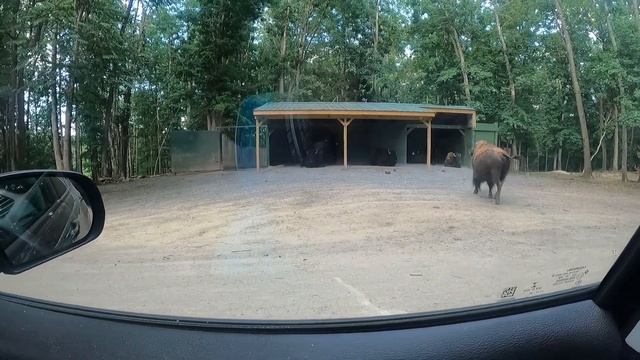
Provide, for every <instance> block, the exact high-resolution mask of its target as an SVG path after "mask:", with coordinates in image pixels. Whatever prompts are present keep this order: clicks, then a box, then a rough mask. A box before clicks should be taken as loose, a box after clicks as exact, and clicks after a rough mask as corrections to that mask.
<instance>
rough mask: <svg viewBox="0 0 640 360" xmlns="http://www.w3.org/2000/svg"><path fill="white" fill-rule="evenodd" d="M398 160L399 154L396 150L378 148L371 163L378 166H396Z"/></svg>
mask: <svg viewBox="0 0 640 360" xmlns="http://www.w3.org/2000/svg"><path fill="white" fill-rule="evenodd" d="M397 162H398V155H397V154H396V152H395V150H391V149H388V148H387V149H383V148H377V149H376V151H375V153H374V154H373V159H372V160H371V165H377V166H396V163H397Z"/></svg>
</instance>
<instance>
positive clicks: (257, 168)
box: [256, 118, 262, 170]
mask: <svg viewBox="0 0 640 360" xmlns="http://www.w3.org/2000/svg"><path fill="white" fill-rule="evenodd" d="M261 125H262V122H261V121H260V120H258V118H256V170H260V126H261Z"/></svg>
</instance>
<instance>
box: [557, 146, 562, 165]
mask: <svg viewBox="0 0 640 360" xmlns="http://www.w3.org/2000/svg"><path fill="white" fill-rule="evenodd" d="M557 165H558V167H557V168H556V170H562V148H559V149H558V164H557Z"/></svg>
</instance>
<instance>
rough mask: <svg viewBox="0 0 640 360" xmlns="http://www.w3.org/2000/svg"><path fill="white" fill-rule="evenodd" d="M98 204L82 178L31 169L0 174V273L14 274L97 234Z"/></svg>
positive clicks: (93, 188) (101, 214)
mask: <svg viewBox="0 0 640 360" xmlns="http://www.w3.org/2000/svg"><path fill="white" fill-rule="evenodd" d="M103 226H104V204H103V203H102V196H100V191H99V190H98V188H97V187H96V185H95V184H94V183H93V181H91V179H89V178H88V177H86V176H84V175H82V174H79V173H75V172H70V171H52V170H32V171H18V172H12V173H6V174H1V175H0V272H3V273H5V274H19V273H21V272H23V271H25V270H28V269H31V268H32V267H35V266H37V265H40V264H42V263H44V262H46V261H49V260H51V259H53V258H56V257H58V256H60V255H62V254H64V253H66V252H69V251H71V250H73V249H75V248H78V247H80V246H82V245H84V244H86V243H88V242H90V241H91V240H94V239H95V238H97V237H98V235H100V233H101V232H102V228H103Z"/></svg>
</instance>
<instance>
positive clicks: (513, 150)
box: [511, 140, 520, 172]
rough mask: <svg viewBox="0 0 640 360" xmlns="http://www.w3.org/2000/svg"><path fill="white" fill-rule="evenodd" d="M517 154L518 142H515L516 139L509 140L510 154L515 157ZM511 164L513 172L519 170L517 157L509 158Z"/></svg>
mask: <svg viewBox="0 0 640 360" xmlns="http://www.w3.org/2000/svg"><path fill="white" fill-rule="evenodd" d="M517 155H518V143H517V142H516V140H513V141H512V142H511V156H513V157H515V156H517ZM511 165H512V167H513V171H514V172H518V171H520V167H519V166H518V165H519V163H518V160H517V159H511Z"/></svg>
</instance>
